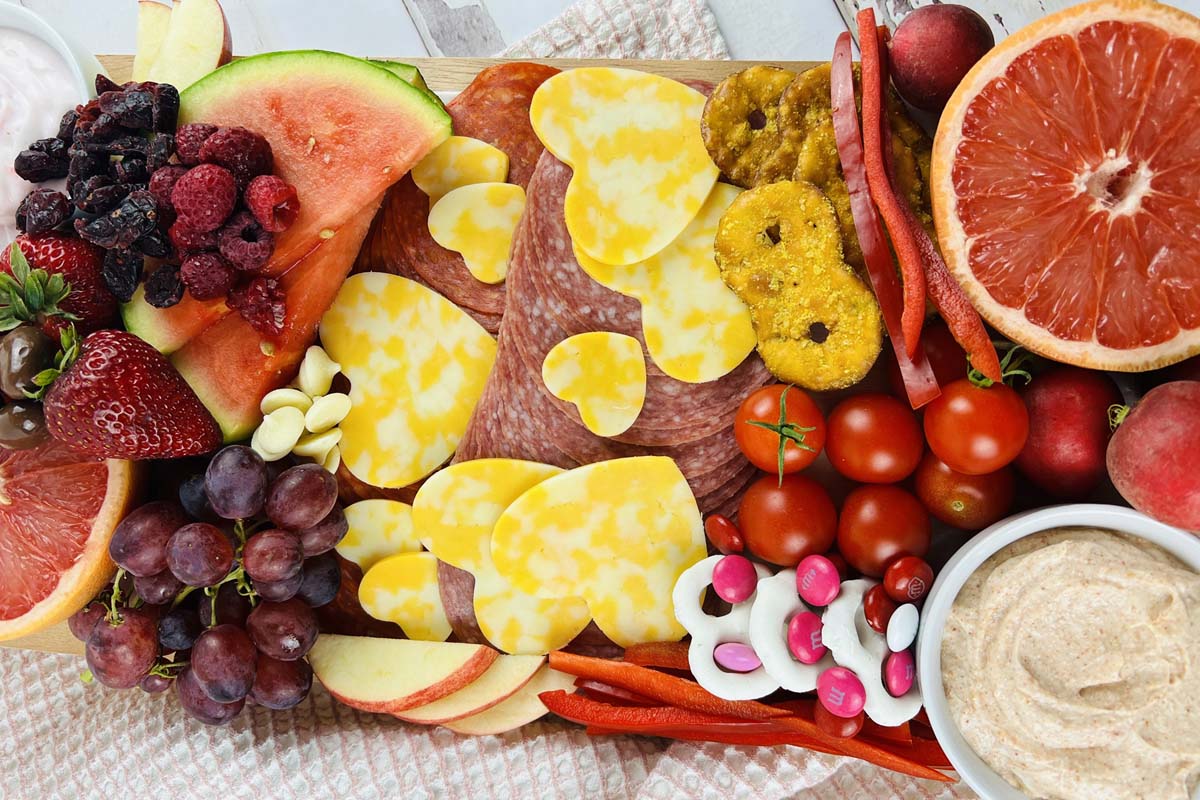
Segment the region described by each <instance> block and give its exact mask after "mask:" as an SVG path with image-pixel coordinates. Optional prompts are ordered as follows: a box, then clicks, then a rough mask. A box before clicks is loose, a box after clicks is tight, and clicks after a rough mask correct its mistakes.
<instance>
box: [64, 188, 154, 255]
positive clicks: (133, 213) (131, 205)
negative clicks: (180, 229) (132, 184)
mask: <svg viewBox="0 0 1200 800" xmlns="http://www.w3.org/2000/svg"><path fill="white" fill-rule="evenodd" d="M157 227H158V204H157V203H155V202H154V195H152V194H150V192H148V191H146V190H144V189H141V190H138V191H136V192H130V193H129V196H128V197H126V198H125V199H124V200H122V201H121V203H120V204H119V205H118V206H117V207H116V208H114V209H113V210H112V211H110V212H108V213H107V214H105V215H104V216H102V217H96V219H94V220H92V221H91V222H89V223H88V224H87V225H84V226H83V227H82V228H79V236H80V238H82V239H83V240H84V241H87V242H91V243H92V244H94V245H96V246H97V247H105V248H111V247H130V246H132V245H133V243H134V242H136V241H137V240H138V239H140V238H142V237H143V236H145V235H146V234H148V233H150V232H151V231H152V230H154V229H155V228H157Z"/></svg>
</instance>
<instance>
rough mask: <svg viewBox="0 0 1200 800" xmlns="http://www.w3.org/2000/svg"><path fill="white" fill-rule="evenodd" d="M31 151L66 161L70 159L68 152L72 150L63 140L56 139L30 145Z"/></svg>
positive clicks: (39, 141)
mask: <svg viewBox="0 0 1200 800" xmlns="http://www.w3.org/2000/svg"><path fill="white" fill-rule="evenodd" d="M29 149H30V150H33V151H34V152H37V153H45V154H46V155H48V156H54V157H55V158H61V159H63V160H66V159H67V158H68V157H69V156H68V155H67V152H68V150H69V149H70V145H68V144H67V143H66V142H64V141H63V140H62V139H59V138H57V137H55V138H53V139H38V140H37V141H36V142H34V143H33V144H31V145H29Z"/></svg>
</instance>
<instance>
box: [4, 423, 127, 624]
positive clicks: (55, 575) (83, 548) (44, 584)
mask: <svg viewBox="0 0 1200 800" xmlns="http://www.w3.org/2000/svg"><path fill="white" fill-rule="evenodd" d="M135 483H136V481H135V480H134V465H133V464H132V463H130V462H128V461H115V460H109V461H105V460H103V459H94V458H87V457H84V456H80V455H78V454H76V453H74V452H72V451H71V450H69V449H68V448H67V446H66V445H64V444H62V443H61V442H58V441H55V440H51V441H49V442H47V443H46V444H44V445H41V446H40V447H37V448H34V449H32V450H0V575H2V576H3V579H2V580H0V640H7V639H15V638H17V637H19V636H25V635H26V634H30V633H34V632H35V631H39V630H41V629H43V628H46V627H49V626H50V625H53V624H55V623H57V622H61V621H62V620H64V619H66V618H67V617H69V616H71V615H72V614H74V613H75V612H76V611H78V610H79V609H80V608H82V607H83V606H84V604H86V603H87V601H89V600H91V599H92V598H93V597H95V596H96V593H97V592H99V591H100V589H101V588H102V587H103V586H104V585H105V584H106V583H107V582H108V580H109V579H110V578H111V577H112V575H113V570H114V566H113V563H112V561H111V560H109V557H108V540H109V539H110V538H112V534H113V531H114V530H115V529H116V527H117V523H119V522H120V521H121V519H122V518H124V516H125V513H126V512H127V511H128V510H129V507H130V504H131V503H132V501H133V499H134V490H135Z"/></svg>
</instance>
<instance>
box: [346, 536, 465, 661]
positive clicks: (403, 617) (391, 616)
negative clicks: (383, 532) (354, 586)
mask: <svg viewBox="0 0 1200 800" xmlns="http://www.w3.org/2000/svg"><path fill="white" fill-rule="evenodd" d="M358 602H359V603H361V604H362V607H363V610H364V611H366V612H367V613H368V614H370V615H371V616H372V617H375V619H382V620H386V621H388V622H394V623H396V624H397V625H399V626H400V627H401V628H403V629H404V635H405V636H407V637H408V638H410V639H418V640H420V641H423V642H444V641H446V640H447V639H449V638H450V633H451V628H450V620H448V619H447V618H446V609H445V607H443V606H442V595H441V592H440V591H439V590H438V580H437V558H436V557H435V556H434V555H433V554H432V553H423V552H422V553H398V554H396V555H394V556H388V557H387V558H385V559H383V560H382V561H379V562H378V563H376V564H375V565H374V566H373V567H371V568H370V569H369V570H367V572H366V574H364V575H363V579H362V583H360V584H359V586H358Z"/></svg>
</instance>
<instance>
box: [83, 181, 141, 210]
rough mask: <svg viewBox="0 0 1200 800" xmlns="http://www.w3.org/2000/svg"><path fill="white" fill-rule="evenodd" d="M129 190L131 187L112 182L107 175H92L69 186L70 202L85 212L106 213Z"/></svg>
mask: <svg viewBox="0 0 1200 800" xmlns="http://www.w3.org/2000/svg"><path fill="white" fill-rule="evenodd" d="M131 191H133V189H132V187H130V186H122V185H120V184H116V183H113V181H112V179H111V178H109V177H108V176H107V175H93V176H92V177H90V178H88V179H87V180H84V181H79V182H78V183H76V184H75V185H74V186H72V187H71V202H73V203H74V204H75V207H76V208H78V209H79V210H80V211H82V212H84V213H85V214H107V213H108V212H109V211H112V210H113V209H114V208H116V206H117V203H120V202H121V201H122V200H124V199H125V198H126V197H128V196H129V193H130V192H131Z"/></svg>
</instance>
